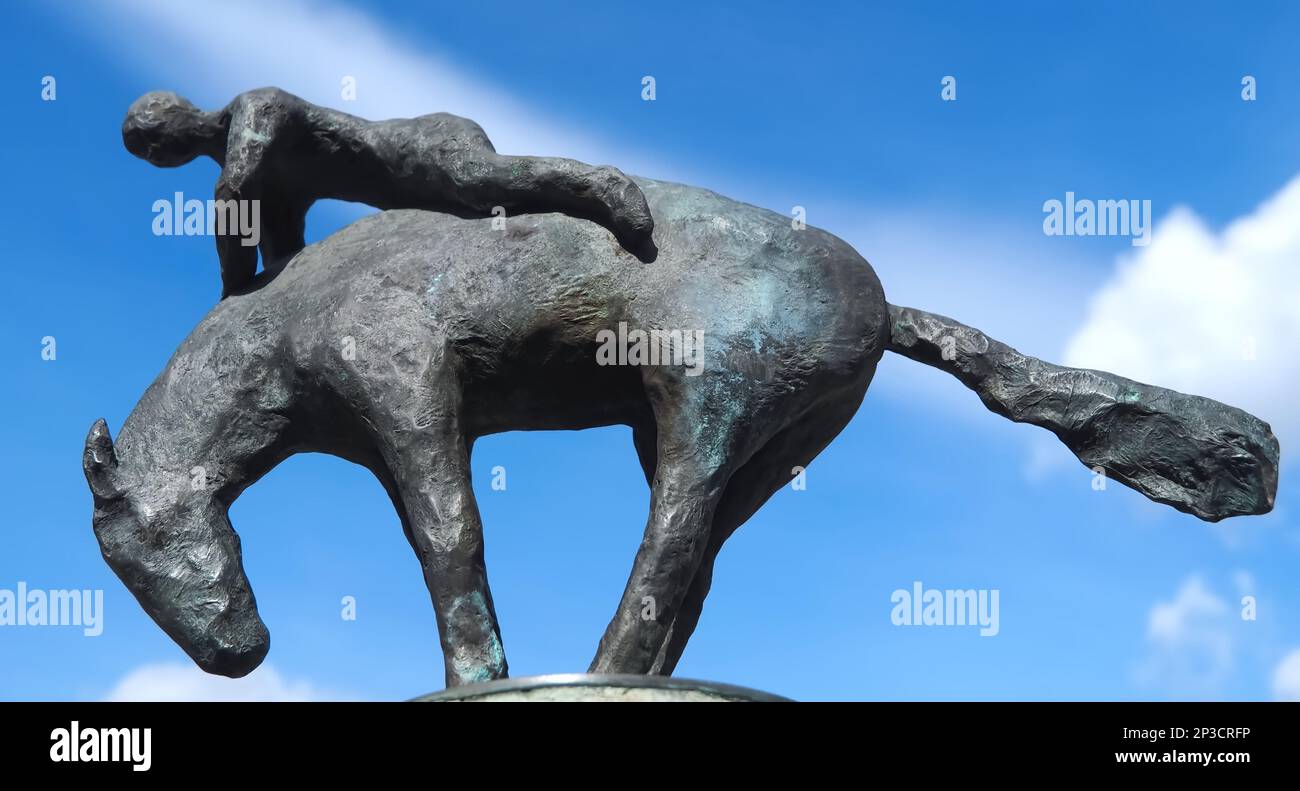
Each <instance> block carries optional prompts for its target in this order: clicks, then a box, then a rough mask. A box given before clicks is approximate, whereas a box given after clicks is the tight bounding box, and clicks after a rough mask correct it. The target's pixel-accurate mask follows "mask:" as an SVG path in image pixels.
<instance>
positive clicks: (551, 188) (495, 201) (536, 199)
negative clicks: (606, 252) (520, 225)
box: [447, 149, 654, 252]
mask: <svg viewBox="0 0 1300 791" xmlns="http://www.w3.org/2000/svg"><path fill="white" fill-rule="evenodd" d="M447 171H448V173H449V175H450V176H451V178H452V181H453V183H454V187H455V189H456V191H457V198H458V199H460V200H463V201H464V202H465V203H466V204H467V205H470V206H473V207H474V208H476V209H477V210H479V211H483V212H485V213H486V212H491V211H492V208H493V207H494V206H501V207H502V208H504V209H505V210H506V212H507V213H509V214H527V213H532V212H553V211H557V212H563V213H565V214H569V215H572V216H574V217H580V218H582V219H585V220H591V221H592V222H595V223H598V224H600V225H603V226H604V227H606V228H608V229H609V230H610V231H611V232H612V233H613V234H614V236H615V237H616V238H617V239H618V241H619V243H620V244H622V245H623V246H624V247H625V248H627V249H628V250H630V251H634V252H635V251H638V250H641V249H643V248H644V247H645V246H646V245H647V244H648V243H649V242H650V235H651V233H652V232H653V231H654V218H653V217H652V216H651V215H650V206H649V204H647V203H646V199H645V195H643V194H642V193H641V188H640V187H638V186H637V185H636V182H634V181H632V179H630V178H628V177H627V175H625V174H624V173H623V172H622V171H621V170H619V169H618V168H614V167H610V166H608V165H588V164H586V163H584V162H578V161H577V160H573V159H560V158H556V157H515V156H502V155H501V154H497V153H496V152H494V151H490V150H486V149H484V150H472V149H465V150H464V151H462V152H458V154H457V157H456V161H454V162H452V163H449V167H448V168H447Z"/></svg>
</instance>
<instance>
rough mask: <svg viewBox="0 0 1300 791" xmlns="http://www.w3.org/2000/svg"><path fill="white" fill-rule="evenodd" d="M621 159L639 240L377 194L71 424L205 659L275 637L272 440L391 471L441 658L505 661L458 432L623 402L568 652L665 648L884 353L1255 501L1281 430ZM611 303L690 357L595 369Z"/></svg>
mask: <svg viewBox="0 0 1300 791" xmlns="http://www.w3.org/2000/svg"><path fill="white" fill-rule="evenodd" d="M633 178H634V180H635V181H636V183H637V185H638V186H639V187H640V188H641V190H642V191H643V193H644V194H645V196H646V199H647V201H648V203H649V206H650V209H651V212H652V214H653V216H654V220H655V223H654V228H655V230H654V244H655V245H656V247H657V249H658V257H657V259H656V260H655V261H654V262H653V263H642V262H641V261H638V259H637V258H635V257H634V256H632V255H630V254H629V253H627V252H626V251H625V250H624V249H623V248H622V247H621V246H620V245H619V243H618V241H617V240H616V239H615V238H614V236H613V235H612V234H611V233H610V232H609V231H608V230H606V229H605V228H602V227H600V226H598V225H596V224H594V223H591V222H587V221H584V220H581V219H576V218H573V217H569V216H565V215H561V214H536V215H528V216H523V217H514V218H511V219H510V220H509V222H508V223H507V224H506V227H505V228H504V230H502V229H499V228H498V227H494V225H493V222H492V220H490V219H473V218H459V217H454V216H450V215H446V214H438V213H432V212H428V211H422V210H394V211H386V212H381V213H378V214H375V215H371V216H368V217H366V218H363V219H361V220H359V221H357V222H356V223H354V224H352V225H351V226H349V227H347V228H345V229H343V230H341V231H339V232H337V233H335V234H334V235H333V236H331V237H329V238H328V239H326V240H324V241H322V242H320V243H318V244H314V245H311V246H309V247H307V248H306V249H304V250H302V251H301V252H299V253H298V254H297V255H296V256H294V257H293V258H292V259H291V260H288V261H287V262H282V263H281V264H278V265H275V266H273V267H271V268H270V269H269V270H268V271H266V272H263V273H261V274H259V275H258V276H257V277H256V279H255V280H254V281H253V282H252V283H251V284H250V286H249V288H248V289H247V290H245V291H244V292H242V293H238V294H235V295H233V296H230V297H228V298H227V299H225V300H223V301H222V302H220V303H219V304H218V305H216V306H215V307H214V308H213V309H212V310H211V312H210V313H209V314H208V315H207V316H206V317H205V318H204V319H203V320H202V321H201V322H200V323H199V325H198V327H197V328H195V330H194V331H193V332H192V333H191V334H190V336H189V337H188V338H187V339H186V340H185V341H184V343H182V344H181V346H180V348H179V349H178V350H177V352H176V353H175V355H174V356H173V357H172V359H171V361H170V362H169V363H168V364H167V367H166V369H165V370H164V371H163V372H162V374H161V375H160V376H159V377H158V379H157V380H156V381H155V382H154V383H153V384H152V385H151V386H150V387H149V389H148V391H147V392H146V393H145V394H144V396H143V398H141V400H140V402H139V403H138V404H137V405H136V407H135V409H134V410H133V411H132V412H131V414H130V416H129V417H128V418H127V420H126V422H125V423H124V424H123V425H122V427H121V430H120V432H119V434H118V437H117V440H116V442H114V440H113V439H112V438H111V437H110V434H109V430H108V427H107V425H106V424H105V423H104V421H103V420H100V421H98V422H96V423H95V424H94V426H93V427H92V428H91V430H90V434H89V436H88V437H87V440H86V447H85V454H84V459H83V462H84V467H85V473H86V478H87V480H88V482H89V484H90V488H91V490H92V492H93V495H94V518H93V526H94V531H95V535H96V536H97V537H98V540H99V543H100V546H101V549H102V552H103V556H104V558H105V559H106V560H107V562H108V564H109V565H110V566H111V567H112V568H113V570H114V571H115V572H116V573H117V575H118V576H119V577H120V578H121V579H122V580H123V582H124V583H125V584H126V585H127V587H128V588H129V589H130V590H131V591H132V592H133V593H134V594H135V596H136V598H137V599H138V600H139V601H140V603H141V604H142V605H143V607H144V609H145V610H146V611H147V612H148V613H149V614H150V616H152V617H153V618H154V620H155V621H157V623H158V624H159V625H160V626H161V627H162V628H163V629H164V630H165V631H166V632H167V634H169V635H170V636H171V637H172V638H173V639H174V640H175V641H176V642H177V643H178V644H179V645H180V646H181V647H182V648H183V649H184V650H185V651H186V652H187V653H188V654H189V655H190V656H191V657H192V658H193V659H194V661H195V662H196V663H197V664H198V665H199V666H200V667H202V668H203V669H204V670H207V671H209V672H212V673H219V674H222V675H226V676H232V677H238V676H242V675H244V674H247V673H248V672H250V671H251V670H253V669H254V668H255V667H257V666H258V664H259V663H260V662H261V661H262V659H263V658H264V656H265V655H266V653H267V650H268V646H269V635H268V632H267V629H266V627H265V626H264V625H263V623H262V620H261V618H260V617H259V615H258V612H257V606H256V602H255V599H254V597H253V593H252V590H251V588H250V587H249V583H248V580H247V578H246V577H245V575H244V570H243V566H242V559H241V553H240V543H239V538H238V536H237V535H236V534H235V532H234V530H233V529H232V527H231V525H230V521H229V519H228V517H227V510H228V509H229V507H230V505H231V503H232V502H233V501H234V500H235V499H236V498H237V497H238V496H239V494H240V493H241V492H242V491H243V490H244V489H245V488H247V487H248V486H250V485H252V484H253V483H255V482H256V481H257V480H258V479H259V478H260V477H261V476H263V475H265V474H266V473H267V472H268V471H269V470H271V469H272V468H273V467H275V466H276V465H277V464H279V463H280V462H281V461H283V460H284V459H285V458H287V457H288V456H290V455H292V454H295V453H300V452H322V453H330V454H334V455H336V456H340V457H343V458H345V459H348V460H351V461H353V462H356V463H357V464H360V465H363V466H365V467H367V468H368V469H370V470H371V471H372V472H373V473H374V474H375V476H376V477H377V478H378V479H379V481H380V482H381V483H382V484H383V486H384V488H385V489H386V490H387V492H388V494H389V496H390V497H391V499H392V501H393V504H394V506H395V507H396V509H397V512H398V514H399V516H400V519H401V523H402V526H403V529H404V530H405V532H406V536H407V538H408V540H409V541H410V543H411V546H412V548H413V549H414V550H415V553H416V555H417V556H418V558H419V561H420V564H421V566H422V568H423V571H424V576H425V580H426V582H427V584H428V588H429V593H430V595H431V597H432V601H433V607H434V610H435V612H436V614H437V620H438V627H439V633H440V636H441V642H442V649H443V655H444V661H445V665H446V681H447V684H448V685H449V686H453V685H460V684H467V683H472V682H478V681H485V680H489V679H495V678H501V677H504V676H505V675H506V673H507V666H506V658H505V653H504V650H503V648H502V641H501V636H500V631H499V628H498V625H497V619H496V615H495V612H494V610H493V604H492V595H491V593H490V592H489V589H488V582H487V573H486V569H485V567H484V560H483V536H482V526H481V524H480V519H479V512H478V508H477V506H476V504H475V499H474V493H473V490H472V488H471V483H470V467H469V459H470V453H471V450H472V448H473V445H474V441H475V439H477V438H478V437H481V436H484V435H487V434H492V433H496V432H502V431H509V430H519V429H582V428H589V427H596V426H607V425H620V424H621V425H627V426H630V427H631V429H632V437H633V441H634V445H635V448H636V452H637V454H638V455H639V457H640V462H641V466H642V467H643V469H644V471H645V476H646V480H647V482H649V484H650V487H651V495H650V516H649V520H648V523H647V525H646V529H645V535H644V539H643V541H642V543H641V547H640V549H639V551H638V553H637V556H636V560H635V563H634V567H633V569H632V572H631V576H630V578H629V580H628V583H627V587H626V589H625V591H624V593H623V597H622V601H621V602H620V603H619V605H618V608H617V610H616V611H615V613H614V616H613V619H612V621H611V622H610V624H609V626H608V628H607V629H606V631H605V634H604V637H603V638H602V640H601V642H600V646H599V649H598V651H597V653H596V656H595V659H594V661H593V662H592V665H591V669H592V670H593V671H595V672H611V673H641V674H655V673H658V674H670V673H671V672H672V670H673V668H674V667H675V665H676V664H677V662H678V660H679V658H680V657H681V655H682V651H683V649H684V647H685V645H686V641H687V639H688V638H689V637H690V635H691V633H692V631H693V630H694V629H695V626H696V622H697V619H698V618H699V616H700V610H701V608H702V606H703V603H704V599H705V596H706V594H707V593H708V591H709V586H710V581H711V577H712V569H713V564H714V560H715V558H716V557H717V554H718V552H719V550H720V549H721V547H722V545H723V543H724V542H725V541H726V540H727V538H728V537H729V536H730V535H731V534H732V533H733V532H734V531H735V530H736V529H737V528H738V527H739V526H740V525H741V524H743V523H744V522H745V521H746V520H747V519H749V517H750V516H751V515H752V514H753V513H754V512H755V511H756V510H757V509H758V508H759V507H760V506H761V505H762V504H763V503H764V502H765V501H766V500H767V499H768V498H769V497H770V496H771V495H772V494H774V493H775V492H776V491H777V490H778V489H780V488H781V486H782V485H784V484H785V483H787V482H789V480H790V476H791V471H792V468H794V467H796V466H807V465H808V464H809V463H810V462H811V461H812V460H813V458H814V457H815V456H816V455H817V454H818V453H819V452H820V451H821V450H822V449H823V448H825V447H826V446H827V444H829V443H830V442H831V440H832V439H833V438H834V437H835V436H836V435H837V434H838V433H839V432H840V431H841V430H842V429H843V428H844V426H845V425H846V424H847V423H848V421H849V420H850V418H851V417H852V416H853V414H854V413H855V412H856V411H857V409H858V406H859V404H860V403H861V402H862V400H863V397H864V395H865V394H866V391H867V386H868V385H869V383H870V382H871V379H872V376H873V374H874V373H875V370H876V365H877V363H878V361H879V360H880V358H881V356H882V354H883V353H884V352H885V351H886V350H890V351H894V352H896V353H900V354H903V355H905V356H907V357H910V358H912V359H915V360H918V361H920V362H923V363H926V364H929V365H932V366H935V367H938V368H940V369H942V370H946V371H948V372H949V373H952V374H953V375H955V376H957V377H958V378H959V379H960V380H961V381H962V382H963V383H965V384H966V385H967V386H968V387H970V388H971V389H973V390H975V391H976V392H977V393H978V394H979V396H980V398H981V399H982V400H983V401H984V403H985V405H986V406H988V408H990V409H991V410H993V411H994V412H997V413H998V414H1001V415H1004V416H1006V417H1008V418H1010V419H1012V420H1015V421H1022V422H1029V423H1034V424H1036V425H1039V426H1043V427H1045V428H1047V429H1049V430H1050V431H1052V432H1054V433H1055V434H1056V435H1057V436H1058V437H1059V438H1060V439H1061V440H1062V442H1064V443H1065V444H1066V445H1067V446H1069V447H1070V448H1071V450H1073V451H1074V452H1075V453H1076V455H1077V456H1078V457H1079V458H1080V460H1082V461H1083V462H1084V463H1085V464H1087V465H1088V466H1090V467H1093V468H1100V469H1102V470H1104V471H1105V472H1106V474H1107V475H1108V476H1110V477H1112V478H1114V479H1116V480H1118V481H1121V482H1123V483H1125V484H1127V485H1129V486H1132V487H1134V488H1136V489H1137V490H1138V491H1140V492H1142V493H1143V494H1144V495H1146V496H1147V497H1149V498H1151V499H1153V500H1156V501H1158V502H1162V503H1167V504H1169V505H1172V506H1173V507H1175V508H1178V509H1179V510H1182V511H1185V512H1188V513H1191V514H1194V515H1196V516H1197V517H1199V518H1201V519H1205V520H1209V521H1217V520H1218V519H1221V518H1224V517H1228V516H1233V515H1238V514H1259V513H1264V512H1267V511H1269V510H1270V509H1271V508H1272V506H1273V498H1274V495H1275V492H1276V488H1277V464H1278V444H1277V440H1276V439H1275V438H1274V437H1273V435H1272V433H1271V431H1270V429H1269V427H1268V425H1267V424H1265V423H1264V422H1262V421H1260V420H1258V419H1256V418H1255V417H1253V416H1251V415H1249V414H1247V413H1245V412H1243V411H1241V410H1238V409H1235V408H1233V407H1229V406H1226V405H1223V404H1220V403H1218V402H1215V401H1211V400H1209V399H1205V398H1200V397H1196V396H1189V395H1183V394H1180V393H1175V392H1172V391H1169V390H1164V389H1161V388H1158V387H1152V386H1149V385H1143V384H1139V383H1136V382H1132V381H1130V380H1127V379H1123V378H1121V377H1118V376H1114V375H1111V374H1107V373H1103V372H1098V371H1089V370H1080V369H1070V368H1062V367H1058V366H1054V365H1051V364H1049V363H1045V362H1042V361H1040V360H1036V359H1034V358H1032V357H1027V356H1024V355H1021V354H1019V353H1017V352H1016V351H1015V350H1013V349H1010V348H1009V347H1007V346H1004V345H1002V344H1000V343H998V342H996V341H993V340H991V339H989V338H987V337H985V336H984V335H983V334H982V333H980V332H979V331H977V330H974V329H972V328H969V327H966V326H963V325H961V324H959V323H957V322H954V321H952V320H950V319H946V318H944V317H941V316H936V315H933V314H929V313H925V312H923V311H918V310H913V309H908V308H899V307H895V306H892V305H889V304H888V303H886V301H885V295H884V293H883V291H882V289H881V286H880V282H879V280H878V279H877V278H876V275H875V273H874V272H873V270H872V268H871V266H870V265H869V264H868V263H867V262H866V261H865V260H864V259H863V258H862V257H861V256H859V255H858V254H857V253H856V252H855V251H854V250H853V249H852V248H851V247H850V246H849V245H848V244H846V243H845V242H843V241H841V240H840V239H838V238H836V237H835V236H833V235H831V234H829V233H827V232H825V231H821V230H818V229H815V228H811V227H808V228H804V229H796V228H793V227H792V226H791V223H790V221H789V219H788V218H785V217H782V216H781V215H778V214H776V213H774V212H770V211H767V210H764V209H760V208H757V207H754V206H749V205H746V204H742V203H738V202H735V201H732V200H729V199H727V198H725V197H722V196H720V195H717V194H715V193H712V192H709V191H707V190H703V189H698V188H694V187H688V186H682V185H678V184H670V183H664V182H659V181H653V180H650V179H644V178H636V177H633ZM620 325H626V327H630V328H634V329H641V330H645V331H659V332H660V333H661V336H660V337H662V336H663V335H662V334H663V333H667V334H668V335H671V332H672V331H678V330H679V331H681V332H683V333H686V332H694V331H703V333H704V339H705V342H704V350H703V351H704V358H703V365H701V366H699V367H697V368H695V369H693V370H692V369H688V368H687V367H686V366H683V365H676V364H673V361H672V360H671V359H670V360H668V361H667V362H666V363H665V362H664V361H662V360H661V361H660V364H658V365H653V364H640V365H636V364H627V365H602V364H601V362H607V360H598V357H599V356H600V355H599V349H600V346H601V345H602V338H608V333H610V332H613V331H615V330H617V329H618V328H619V327H620ZM631 357H632V355H629V360H628V361H629V362H634V360H632V359H631ZM641 361H642V362H644V360H641ZM755 361H758V362H760V363H761V364H757V365H756V364H754V362H755ZM195 468H201V469H202V470H203V471H204V473H205V474H204V476H203V478H204V479H205V481H204V485H202V486H196V485H195V478H196V476H195V475H194V472H193V471H194V470H195ZM646 601H653V602H654V604H655V606H654V608H653V609H654V610H655V617H653V618H648V619H647V618H643V611H644V610H645V606H644V605H645V602H646Z"/></svg>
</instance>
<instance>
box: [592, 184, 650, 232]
mask: <svg viewBox="0 0 1300 791" xmlns="http://www.w3.org/2000/svg"><path fill="white" fill-rule="evenodd" d="M593 175H594V177H595V181H596V185H597V189H596V192H597V194H598V195H599V196H600V197H601V199H602V200H603V201H604V203H605V205H606V207H607V208H608V209H609V212H610V217H609V221H608V225H609V229H610V230H611V231H613V232H614V235H615V236H616V237H618V240H619V242H620V243H621V244H622V245H623V246H624V247H626V248H627V249H628V250H631V251H636V250H639V249H640V248H641V247H642V246H644V245H645V244H646V243H647V242H649V241H650V236H651V234H652V233H653V232H654V229H655V221H654V217H653V216H651V214H650V204H648V203H647V202H646V199H645V194H644V193H642V192H641V188H640V187H638V186H637V185H636V182H635V181H633V180H632V179H631V178H629V177H628V176H627V174H625V173H624V172H623V171H621V170H619V169H618V168H615V167H609V166H607V165H602V166H600V167H597V168H595V173H594V174H593Z"/></svg>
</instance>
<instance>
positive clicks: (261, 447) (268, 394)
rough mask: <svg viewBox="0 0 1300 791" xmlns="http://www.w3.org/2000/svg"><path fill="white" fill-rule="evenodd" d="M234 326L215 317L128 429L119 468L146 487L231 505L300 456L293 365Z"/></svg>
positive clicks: (185, 347)
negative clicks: (226, 327) (274, 470)
mask: <svg viewBox="0 0 1300 791" xmlns="http://www.w3.org/2000/svg"><path fill="white" fill-rule="evenodd" d="M218 310H219V309H218ZM215 313H217V311H214V314H215ZM225 319H226V320H227V321H226V322H225V324H235V329H234V331H231V332H221V331H220V330H221V327H223V326H224V324H223V322H221V321H220V320H219V319H217V320H214V318H213V315H211V314H210V315H209V318H208V319H207V320H205V321H204V323H203V324H201V325H200V326H199V328H197V329H196V330H195V331H194V333H193V334H191V335H190V337H189V338H188V339H186V341H185V343H183V344H182V345H181V347H180V349H179V350H177V352H176V354H175V356H173V357H172V359H171V361H170V362H169V363H168V364H167V368H166V369H165V370H164V371H163V372H162V374H161V375H160V376H159V377H158V378H157V379H156V380H155V381H154V383H153V384H152V385H150V386H149V389H148V390H147V391H146V392H145V394H144V396H143V397H141V399H140V402H139V403H138V404H136V407H135V409H133V410H132V411H131V414H130V416H129V417H128V418H127V420H126V422H125V423H124V424H123V426H122V431H121V433H120V435H119V436H118V440H117V454H118V460H119V463H120V464H121V465H123V467H125V468H126V469H127V471H128V475H129V476H130V478H131V479H132V480H133V481H134V482H136V483H137V485H143V486H146V487H149V488H150V489H152V490H154V491H158V492H163V491H171V492H174V493H175V494H176V496H178V497H180V496H188V495H189V494H191V493H194V492H206V493H207V494H209V495H211V496H213V497H215V498H217V499H219V500H221V501H223V502H224V503H225V504H226V505H229V504H230V503H231V502H233V501H234V499H235V498H236V497H238V496H239V493H240V492H242V491H243V490H244V489H245V488H247V487H248V486H250V485H252V484H253V483H254V482H255V481H257V479H258V478H260V477H262V476H263V475H265V474H266V473H267V472H269V471H270V470H271V469H272V468H273V467H275V465H277V464H279V463H280V461H282V460H283V459H284V458H286V457H287V456H289V455H290V454H291V453H292V452H293V450H294V444H295V437H294V432H293V427H292V425H291V419H290V415H291V414H292V413H293V412H294V410H295V404H294V403H293V398H294V396H293V394H294V392H295V388H294V387H293V386H292V383H291V382H290V377H291V376H292V373H291V366H289V365H287V364H286V362H285V361H284V360H283V359H281V358H280V357H279V356H278V355H277V349H276V348H275V344H274V342H273V341H268V340H266V339H265V337H263V338H261V339H260V340H261V343H260V344H259V343H256V342H250V341H253V340H254V339H253V337H252V336H251V335H250V334H249V329H248V325H246V324H244V323H243V322H242V321H239V317H237V316H233V315H226V316H225ZM236 322H238V323H236ZM262 329H265V327H262Z"/></svg>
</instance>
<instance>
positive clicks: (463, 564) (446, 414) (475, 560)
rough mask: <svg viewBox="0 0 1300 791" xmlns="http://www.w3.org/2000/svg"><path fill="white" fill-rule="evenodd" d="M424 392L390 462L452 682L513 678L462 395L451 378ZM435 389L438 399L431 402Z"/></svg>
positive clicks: (391, 453)
mask: <svg viewBox="0 0 1300 791" xmlns="http://www.w3.org/2000/svg"><path fill="white" fill-rule="evenodd" d="M419 392H420V394H421V400H426V403H424V404H423V405H413V410H414V411H413V414H410V415H406V416H405V420H404V422H405V424H406V427H407V430H406V431H403V432H399V433H397V436H400V437H402V439H401V441H400V444H399V445H395V446H394V447H393V448H392V449H391V450H390V452H389V454H388V455H390V456H392V457H393V458H392V460H391V461H390V463H389V468H390V469H391V470H392V472H393V477H394V481H395V483H396V490H397V494H398V496H399V497H400V498H401V500H402V505H403V508H404V509H405V511H406V513H407V515H408V522H409V530H408V534H407V537H408V538H409V539H410V542H411V548H412V549H414V550H415V554H416V556H417V557H418V558H419V561H420V567H421V568H422V569H423V571H424V580H425V584H426V585H428V588H429V595H430V597H431V599H432V601H433V609H434V612H435V614H436V615H437V619H438V632H439V635H440V637H441V641H442V652H443V660H444V662H445V664H446V678H447V686H448V687H453V686H459V685H462V684H472V683H477V682H482V681H491V680H493V679H497V678H505V677H506V675H507V667H506V657H505V650H504V648H503V647H502V643H501V630H500V627H499V625H498V624H497V617H496V611H495V609H494V608H493V605H492V593H491V591H490V590H489V589H488V581H487V568H486V566H485V564H484V560H483V523H482V521H481V519H480V517H479V511H478V503H477V501H476V500H475V499H474V490H473V488H472V487H471V484H470V473H469V446H468V444H467V442H466V440H465V438H464V436H463V435H462V434H461V431H460V421H459V419H458V414H457V408H456V407H457V402H458V401H459V397H458V395H457V393H456V392H453V385H451V384H450V383H449V382H443V383H441V384H440V385H438V386H437V387H436V388H433V389H430V388H427V387H426V388H421V389H420V391H419ZM430 397H432V399H433V400H434V403H433V404H429V403H427V399H429V398H430ZM412 425H414V426H415V427H416V428H415V430H411V426H412Z"/></svg>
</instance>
